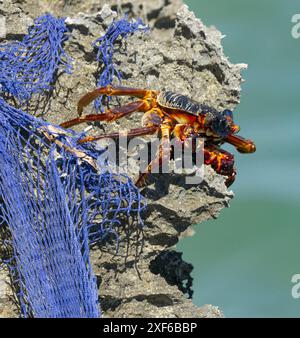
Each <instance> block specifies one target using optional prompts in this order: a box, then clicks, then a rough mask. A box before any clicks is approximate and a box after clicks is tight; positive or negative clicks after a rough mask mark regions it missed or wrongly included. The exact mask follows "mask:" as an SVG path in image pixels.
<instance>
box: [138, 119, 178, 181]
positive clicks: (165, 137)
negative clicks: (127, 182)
mask: <svg viewBox="0 0 300 338" xmlns="http://www.w3.org/2000/svg"><path fill="white" fill-rule="evenodd" d="M160 129H161V134H162V144H161V145H160V146H159V150H158V154H157V156H156V158H155V159H154V160H153V161H151V162H150V163H149V165H148V167H147V169H146V171H145V172H144V173H141V174H140V176H139V178H138V179H137V181H136V182H135V185H136V186H137V187H139V188H141V187H143V186H144V185H145V184H146V180H147V178H148V176H149V175H150V174H151V172H152V171H153V169H154V168H157V167H160V166H161V165H162V164H163V162H164V161H169V160H170V134H171V127H170V126H169V125H167V124H162V125H161V127H160Z"/></svg>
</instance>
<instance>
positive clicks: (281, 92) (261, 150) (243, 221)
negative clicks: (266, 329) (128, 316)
mask: <svg viewBox="0 0 300 338" xmlns="http://www.w3.org/2000/svg"><path fill="white" fill-rule="evenodd" d="M185 2H186V4H188V5H189V7H190V9H192V10H193V11H194V12H195V14H196V16H197V17H199V18H201V19H202V20H203V22H204V23H205V24H206V25H208V26H210V25H215V26H216V27H217V28H218V29H219V30H221V32H222V33H223V34H224V35H226V36H227V37H226V38H225V39H223V46H224V51H225V54H226V55H227V56H229V59H230V60H231V62H233V63H247V64H248V65H249V69H248V70H245V71H244V72H243V77H244V78H245V80H246V82H245V83H244V84H243V87H242V88H243V91H242V97H241V104H240V105H239V106H238V108H237V109H236V113H235V120H236V122H237V124H239V125H241V128H242V129H241V135H243V136H245V137H247V138H252V139H253V140H255V142H256V145H257V152H256V153H255V154H253V155H239V154H237V153H236V152H235V151H234V153H235V155H236V162H237V168H238V176H237V180H236V183H235V184H234V185H233V186H232V189H233V190H234V192H235V198H234V200H233V201H232V202H231V207H230V208H229V209H226V210H223V211H222V213H221V215H220V217H219V219H218V220H213V221H209V222H206V223H203V224H201V225H199V226H197V227H196V235H195V236H194V237H189V238H185V239H183V240H182V241H181V242H180V243H179V244H178V246H177V249H178V250H179V251H183V252H184V259H185V260H186V261H188V262H192V263H193V265H194V271H193V278H194V299H193V301H194V303H195V304H197V305H199V306H200V305H203V304H206V303H209V304H214V305H218V306H219V307H220V308H221V309H222V310H223V312H224V314H225V316H226V317H262V316H264V317H286V316H292V317H299V316H300V299H293V298H292V296H291V288H292V286H293V284H292V282H291V277H292V275H294V274H296V273H300V245H299V243H300V222H299V207H300V194H299V188H300V175H299V170H300V136H299V135H300V109H299V100H300V95H299V94H300V93H299V87H300V86H299V82H300V39H294V38H293V37H292V35H291V30H292V27H293V25H294V24H293V23H292V22H291V19H292V17H293V15H294V14H296V13H300V1H295V0H285V1H282V0H265V1H261V0H252V1H240V0H226V1H222V0H201V1H200V0H186V1H185Z"/></svg>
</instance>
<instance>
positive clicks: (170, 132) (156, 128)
mask: <svg viewBox="0 0 300 338" xmlns="http://www.w3.org/2000/svg"><path fill="white" fill-rule="evenodd" d="M102 95H107V96H132V97H136V98H138V100H137V101H134V102H130V103H128V104H125V105H123V106H120V107H115V108H112V109H107V110H106V111H105V112H104V113H102V114H90V115H82V112H83V108H84V107H85V106H87V105H88V104H89V103H91V102H92V101H93V100H95V99H97V98H98V97H99V96H102ZM77 112H78V117H77V118H75V119H73V120H70V121H67V122H64V123H62V124H61V127H63V128H70V127H73V126H75V125H77V124H80V123H84V122H92V121H106V122H111V121H115V120H118V119H120V118H122V117H125V116H129V115H130V114H132V113H134V112H144V115H143V117H142V127H141V128H136V129H131V130H130V131H128V133H127V136H128V137H134V136H142V135H152V134H155V133H157V134H158V135H159V137H160V138H161V140H162V142H161V145H160V147H159V151H158V154H157V157H156V158H155V159H154V160H152V161H151V162H150V163H149V165H148V168H147V170H146V171H145V172H144V173H142V174H140V176H139V178H138V180H137V182H136V185H137V186H138V187H142V186H144V185H146V183H147V177H148V175H149V174H150V173H151V170H152V168H153V167H154V166H159V165H161V163H162V162H163V161H165V160H170V157H169V158H165V156H166V155H165V153H166V152H164V151H163V150H162V149H163V147H168V146H169V144H170V140H171V138H174V137H175V138H177V139H178V140H180V141H181V142H184V141H185V140H187V139H188V138H196V137H199V138H203V139H204V163H205V164H207V165H210V166H211V167H212V168H213V169H214V170H215V171H216V172H217V173H218V174H221V175H224V176H225V177H226V185H227V186H230V185H231V184H232V183H233V182H234V179H235V175H236V170H235V168H234V156H233V155H232V154H231V153H229V152H227V151H225V150H223V149H221V148H220V146H221V145H222V144H223V143H225V142H227V143H230V144H232V145H233V146H234V147H235V148H236V149H237V151H239V152H240V153H253V152H255V150H256V147H255V144H254V143H253V141H251V140H247V139H244V138H243V137H241V136H238V135H236V134H237V133H238V132H239V130H240V128H239V127H238V126H237V125H236V124H235V123H234V121H233V114H232V111H231V110H228V109H226V110H224V111H218V110H216V109H214V108H212V107H209V106H207V105H204V104H201V103H199V102H196V101H194V100H192V99H190V98H189V97H187V96H185V95H181V94H177V93H173V92H171V91H156V90H148V89H136V88H126V87H112V86H107V87H101V88H98V89H96V90H94V91H92V92H89V93H87V94H86V95H84V96H83V97H82V98H81V99H80V100H79V102H78V108H77ZM118 136H119V133H118V132H117V133H111V134H102V135H99V136H87V137H85V138H82V139H81V140H80V141H79V143H85V142H92V141H97V140H99V139H103V138H117V137H118Z"/></svg>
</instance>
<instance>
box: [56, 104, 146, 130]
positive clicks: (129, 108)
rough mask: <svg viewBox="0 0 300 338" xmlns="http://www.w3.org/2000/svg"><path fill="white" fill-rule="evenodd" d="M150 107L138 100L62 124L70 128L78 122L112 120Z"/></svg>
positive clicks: (144, 110)
mask: <svg viewBox="0 0 300 338" xmlns="http://www.w3.org/2000/svg"><path fill="white" fill-rule="evenodd" d="M150 108H151V107H150V105H149V103H148V102H147V101H144V100H138V101H135V102H131V103H128V104H126V105H124V106H121V107H116V108H113V109H109V110H107V111H106V112H105V113H103V114H90V115H85V116H81V117H77V118H75V119H73V120H70V121H66V122H64V123H62V124H61V125H60V126H61V127H63V128H70V127H73V126H75V125H77V124H80V123H84V122H93V121H106V122H111V121H114V120H118V119H120V118H122V117H124V116H126V115H130V114H132V113H133V112H137V111H141V112H146V111H147V110H149V109H150Z"/></svg>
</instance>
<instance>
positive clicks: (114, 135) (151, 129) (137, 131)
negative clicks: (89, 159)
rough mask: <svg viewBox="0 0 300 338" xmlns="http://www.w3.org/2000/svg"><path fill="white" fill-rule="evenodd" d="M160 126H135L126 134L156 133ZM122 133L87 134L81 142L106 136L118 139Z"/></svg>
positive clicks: (129, 135) (128, 135)
mask: <svg viewBox="0 0 300 338" xmlns="http://www.w3.org/2000/svg"><path fill="white" fill-rule="evenodd" d="M158 129H159V128H158V127H157V126H152V127H144V128H135V129H131V130H129V131H128V132H126V131H125V132H124V135H126V136H127V137H128V138H130V137H135V136H144V135H152V134H154V133H155V132H156V131H157V130H158ZM120 135H122V134H121V133H111V134H103V135H99V136H87V137H85V138H83V139H81V140H79V142H78V143H79V144H82V143H86V142H93V141H98V140H102V139H105V138H113V139H117V138H119V137H120Z"/></svg>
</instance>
